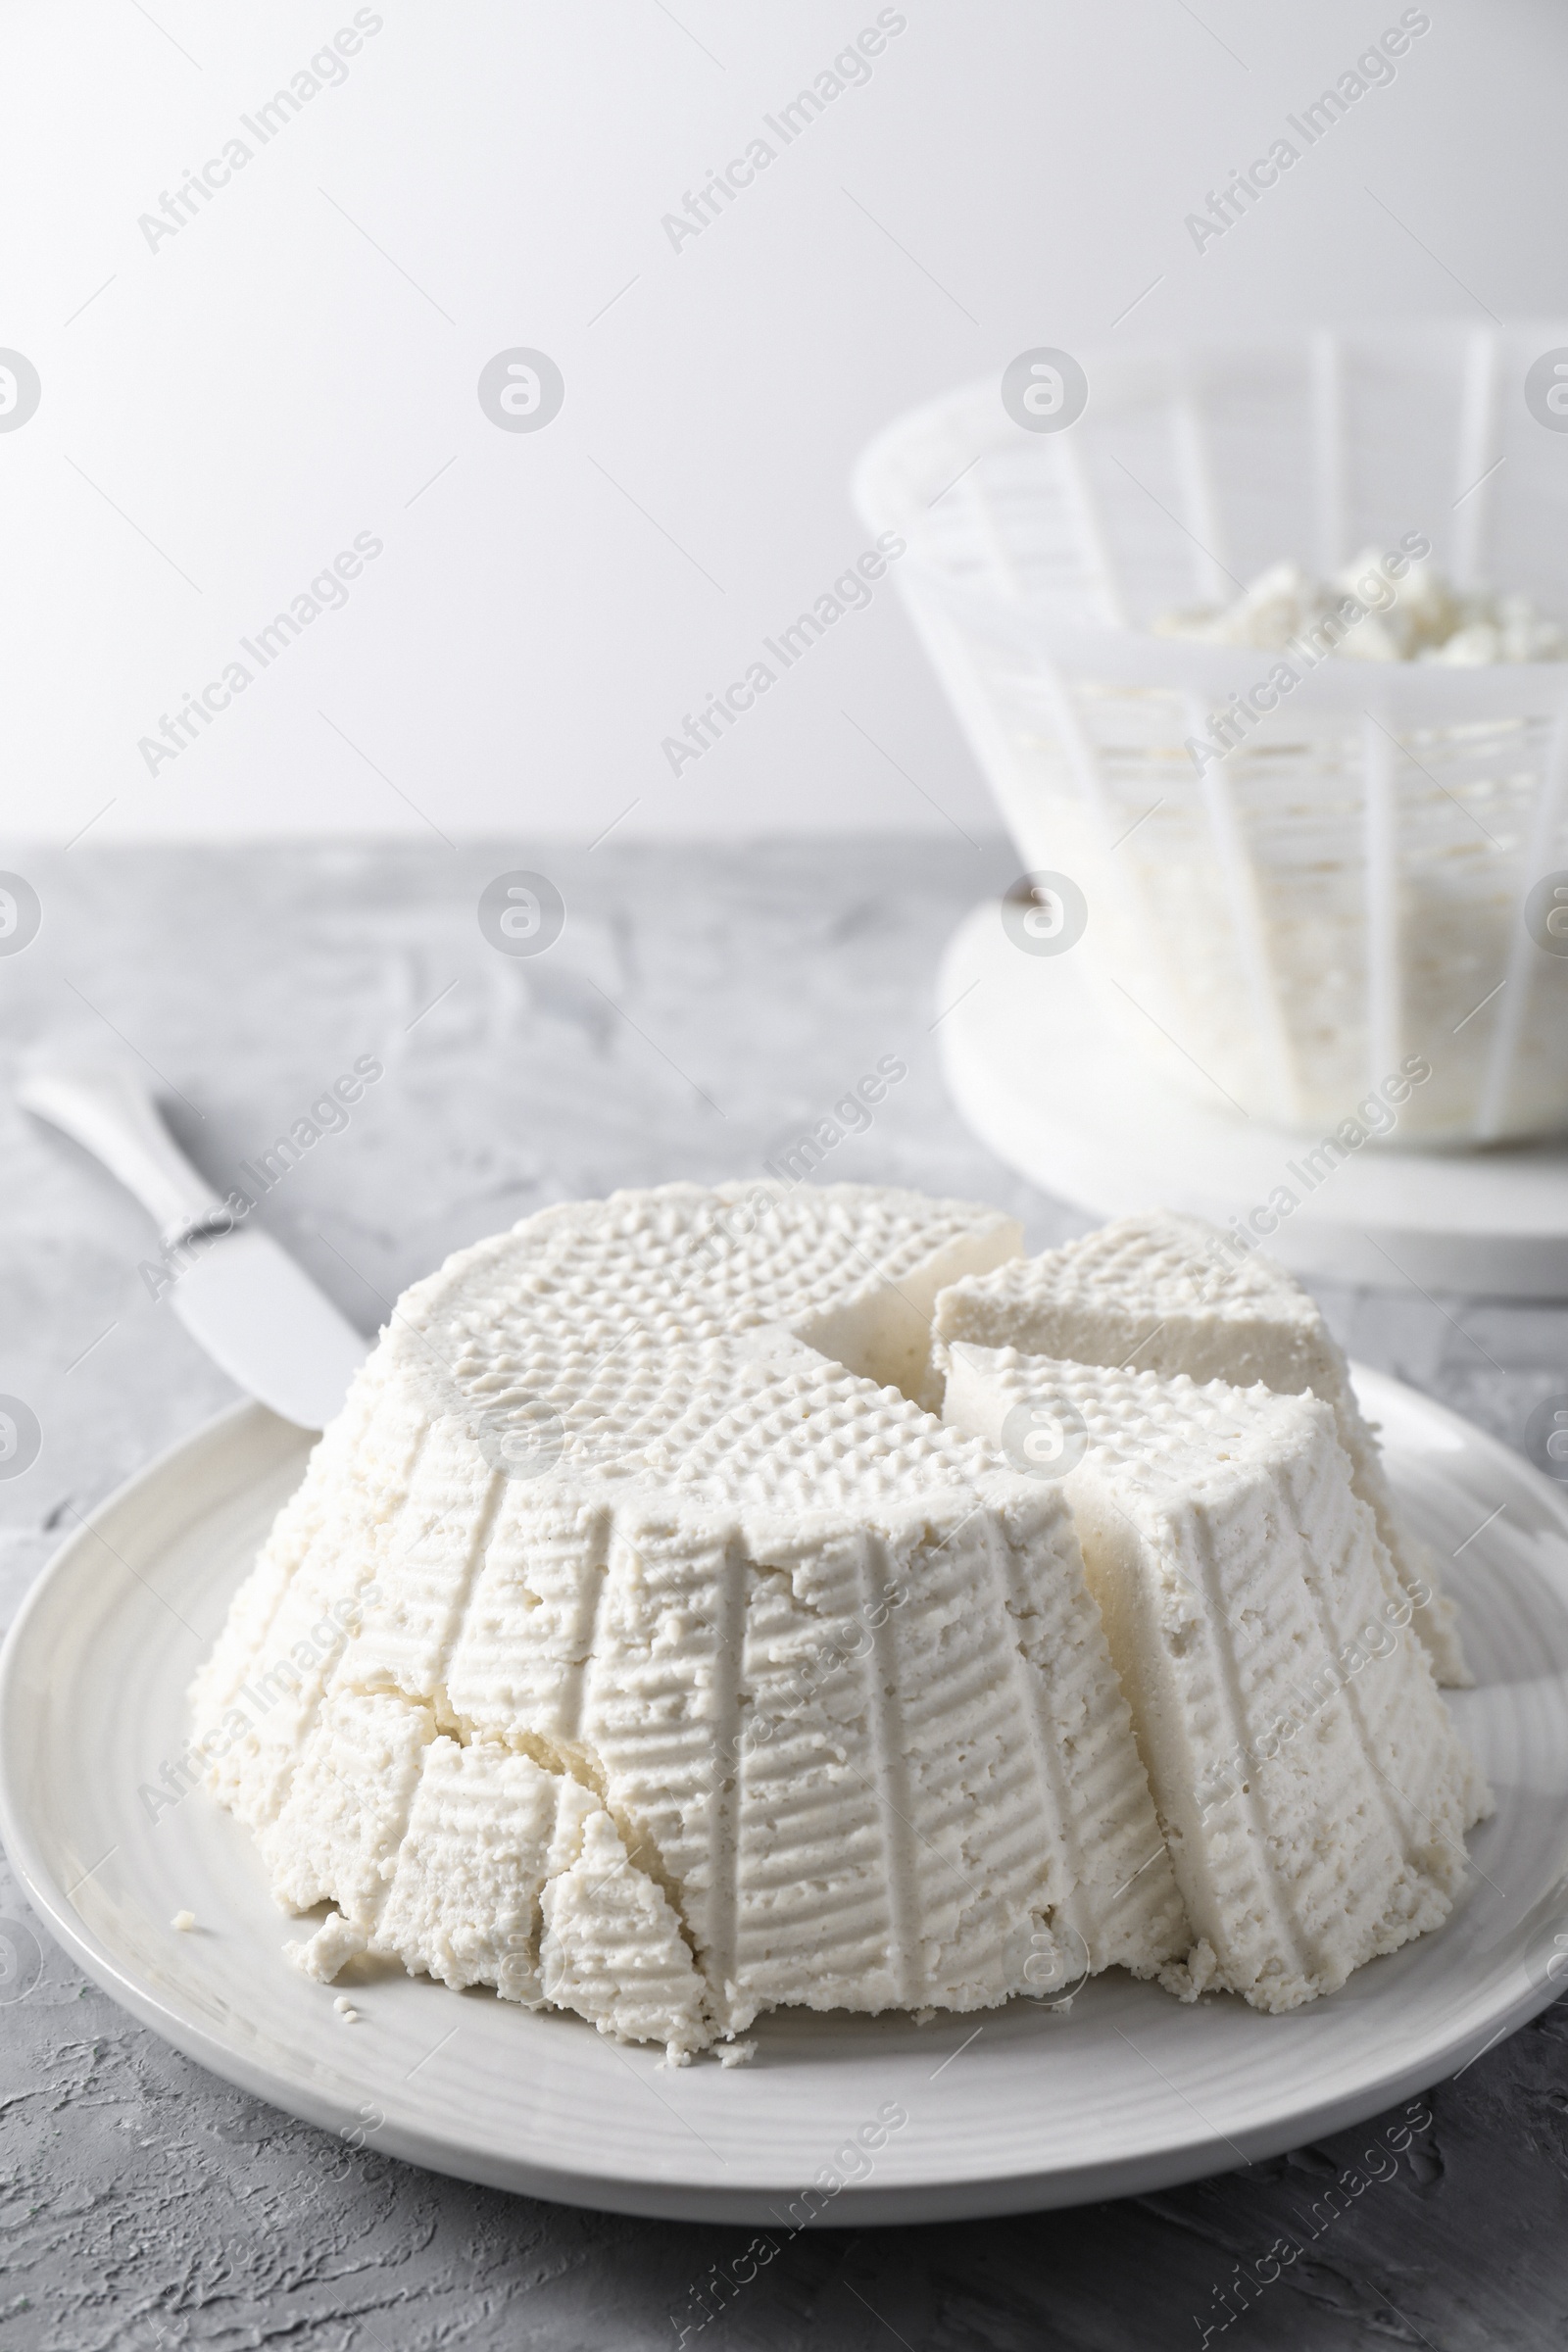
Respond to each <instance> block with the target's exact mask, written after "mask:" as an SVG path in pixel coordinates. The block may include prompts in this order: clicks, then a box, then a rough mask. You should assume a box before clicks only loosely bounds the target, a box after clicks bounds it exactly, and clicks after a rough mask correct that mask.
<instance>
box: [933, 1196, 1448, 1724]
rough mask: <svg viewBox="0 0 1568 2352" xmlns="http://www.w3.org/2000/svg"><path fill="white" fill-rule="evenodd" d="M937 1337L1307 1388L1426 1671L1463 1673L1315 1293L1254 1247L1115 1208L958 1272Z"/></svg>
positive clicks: (1426, 1562) (1441, 1602) (1211, 1230)
mask: <svg viewBox="0 0 1568 2352" xmlns="http://www.w3.org/2000/svg"><path fill="white" fill-rule="evenodd" d="M935 1328H936V1331H937V1333H938V1334H939V1335H940V1336H941V1337H942V1338H943V1339H946V1340H966V1341H968V1340H972V1341H979V1342H981V1343H983V1344H984V1345H986V1346H989V1347H1012V1348H1019V1349H1020V1350H1022V1351H1023V1352H1024V1353H1025V1354H1029V1355H1047V1356H1056V1357H1073V1358H1076V1359H1077V1360H1078V1361H1080V1362H1082V1363H1087V1364H1125V1365H1131V1366H1133V1367H1135V1368H1137V1369H1138V1370H1140V1371H1146V1372H1162V1373H1176V1372H1185V1373H1186V1374H1188V1376H1189V1377H1190V1378H1191V1379H1193V1380H1197V1381H1205V1380H1215V1379H1218V1380H1225V1381H1229V1382H1230V1383H1232V1385H1234V1386H1236V1387H1244V1388H1245V1387H1248V1386H1250V1385H1251V1384H1252V1383H1253V1382H1255V1381H1261V1382H1262V1383H1263V1385H1264V1386H1265V1387H1266V1388H1269V1389H1273V1390H1276V1391H1278V1392H1279V1393H1280V1394H1281V1395H1289V1396H1296V1395H1300V1394H1302V1393H1304V1392H1307V1391H1310V1393H1311V1394H1312V1395H1313V1396H1315V1397H1321V1398H1322V1399H1323V1401H1324V1403H1325V1404H1327V1405H1329V1406H1330V1407H1331V1408H1332V1410H1333V1413H1334V1418H1335V1423H1336V1426H1337V1429H1338V1432H1339V1438H1340V1443H1341V1444H1342V1445H1343V1446H1344V1447H1345V1450H1346V1452H1347V1453H1348V1456H1349V1459H1350V1463H1351V1476H1352V1481H1353V1484H1354V1488H1355V1492H1356V1494H1357V1495H1359V1496H1360V1497H1361V1499H1362V1501H1363V1502H1365V1503H1366V1504H1368V1505H1369V1507H1370V1509H1371V1511H1372V1514H1373V1517H1374V1518H1375V1519H1376V1521H1377V1528H1378V1533H1379V1535H1380V1536H1381V1538H1382V1540H1383V1542H1384V1544H1386V1546H1387V1547H1388V1550H1389V1552H1390V1554H1391V1556H1392V1558H1393V1560H1394V1563H1395V1566H1396V1568H1397V1571H1398V1575H1399V1580H1400V1582H1401V1584H1402V1585H1403V1587H1404V1590H1405V1592H1406V1593H1407V1594H1408V1595H1409V1597H1410V1601H1411V1605H1412V1608H1413V1611H1414V1622H1415V1627H1416V1631H1417V1632H1418V1633H1419V1635H1420V1637H1421V1639H1422V1641H1423V1642H1425V1644H1426V1646H1427V1649H1428V1650H1429V1652H1430V1653H1431V1656H1432V1661H1433V1665H1434V1668H1435V1670H1436V1672H1437V1676H1438V1680H1439V1681H1440V1682H1441V1683H1445V1684H1448V1685H1454V1684H1466V1683H1468V1682H1469V1681H1470V1679H1471V1678H1470V1673H1469V1669H1468V1668H1467V1666H1466V1665H1465V1661H1464V1652H1463V1650H1462V1648H1461V1646H1460V1642H1459V1635H1458V1628H1457V1625H1456V1622H1455V1615H1454V1608H1453V1603H1452V1602H1451V1601H1450V1600H1448V1599H1446V1597H1445V1596H1444V1595H1443V1594H1442V1593H1441V1592H1440V1591H1439V1589H1438V1577H1437V1570H1436V1567H1435V1565H1434V1563H1433V1561H1432V1559H1431V1557H1430V1555H1429V1554H1428V1552H1427V1550H1426V1548H1425V1546H1424V1545H1423V1544H1420V1543H1419V1542H1418V1541H1417V1540H1416V1538H1415V1537H1414V1536H1412V1535H1411V1534H1410V1532H1409V1531H1408V1530H1407V1529H1406V1528H1404V1527H1403V1526H1402V1525H1401V1524H1400V1521H1399V1516H1398V1513H1397V1509H1396V1506H1395V1501H1394V1496H1393V1495H1392V1493H1391V1492H1390V1489H1389V1482H1388V1478H1387V1476H1386V1474H1385V1472H1384V1468H1383V1462H1382V1457H1381V1455H1380V1453H1379V1450H1378V1443H1377V1439H1376V1437H1375V1436H1374V1434H1373V1432H1372V1431H1371V1430H1370V1429H1369V1428H1368V1427H1367V1424H1366V1422H1365V1421H1364V1420H1363V1419H1362V1417H1361V1413H1360V1410H1359V1408H1358V1406H1357V1404H1356V1401H1355V1397H1354V1393H1353V1392H1352V1390H1351V1387H1350V1375H1349V1368H1348V1365H1347V1363H1346V1360H1345V1356H1344V1353H1343V1351H1342V1349H1341V1348H1340V1347H1339V1345H1338V1343H1337V1342H1336V1340H1335V1338H1334V1336H1333V1334H1332V1333H1331V1332H1330V1330H1329V1328H1328V1326H1327V1324H1326V1323H1325V1322H1324V1320H1323V1317H1322V1314H1321V1312H1320V1311H1319V1309H1318V1307H1317V1305H1316V1303H1315V1301H1314V1300H1313V1299H1311V1298H1309V1297H1308V1295H1307V1293H1306V1292H1305V1291H1303V1290H1302V1288H1301V1286H1300V1284H1299V1282H1297V1281H1296V1280H1295V1279H1294V1277H1293V1276H1291V1275H1290V1274H1288V1273H1287V1272H1286V1270H1285V1268H1284V1267H1283V1266H1281V1265H1279V1264H1278V1263H1276V1261H1275V1260H1274V1259H1272V1258H1269V1257H1266V1256H1264V1254H1263V1253H1262V1252H1261V1251H1260V1250H1259V1251H1257V1252H1256V1253H1254V1254H1253V1255H1251V1256H1250V1257H1246V1258H1243V1259H1241V1260H1240V1261H1239V1262H1238V1261H1237V1260H1236V1259H1235V1257H1234V1253H1233V1245H1231V1243H1230V1237H1229V1236H1228V1235H1225V1234H1222V1233H1220V1232H1219V1231H1217V1229H1216V1228H1215V1227H1213V1226H1211V1225H1206V1224H1204V1223H1203V1221H1202V1220H1201V1218H1199V1217H1180V1216H1171V1215H1168V1214H1153V1215H1150V1216H1140V1217H1123V1218H1121V1219H1120V1220H1118V1222H1116V1223H1115V1224H1112V1225H1104V1226H1102V1227H1101V1228H1100V1230H1099V1231H1098V1232H1095V1233H1090V1234H1086V1235H1085V1236H1084V1238H1083V1239H1082V1240H1081V1241H1077V1242H1070V1243H1069V1244H1068V1245H1067V1247H1066V1248H1065V1249H1063V1250H1048V1251H1047V1252H1046V1253H1045V1254H1044V1255H1043V1256H1041V1257H1033V1258H1013V1259H1010V1260H1008V1261H1007V1262H1005V1264H1003V1265H1000V1266H998V1267H997V1268H996V1269H995V1270H994V1271H992V1272H991V1273H988V1274H984V1275H977V1276H970V1277H967V1278H965V1279H964V1280H962V1281H960V1282H957V1283H956V1284H954V1285H953V1286H952V1287H951V1288H950V1289H948V1290H946V1291H944V1292H943V1293H942V1295H941V1297H940V1298H939V1299H938V1300H937V1310H936V1324H935Z"/></svg>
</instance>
